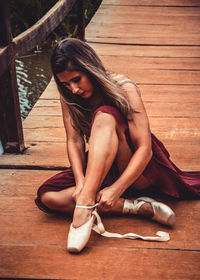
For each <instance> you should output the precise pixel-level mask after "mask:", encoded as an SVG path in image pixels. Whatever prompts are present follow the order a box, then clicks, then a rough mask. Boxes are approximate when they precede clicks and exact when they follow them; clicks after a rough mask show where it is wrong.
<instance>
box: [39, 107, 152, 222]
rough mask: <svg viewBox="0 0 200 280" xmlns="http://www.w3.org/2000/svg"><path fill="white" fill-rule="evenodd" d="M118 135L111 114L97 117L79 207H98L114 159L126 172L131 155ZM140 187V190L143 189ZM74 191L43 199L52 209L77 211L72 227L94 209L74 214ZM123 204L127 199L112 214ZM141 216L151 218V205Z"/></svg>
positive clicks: (117, 205)
mask: <svg viewBox="0 0 200 280" xmlns="http://www.w3.org/2000/svg"><path fill="white" fill-rule="evenodd" d="M119 134H120V133H119V131H118V133H117V123H116V120H115V119H114V117H113V116H112V115H109V114H106V113H102V112H99V113H98V114H97V115H96V118H95V120H94V123H93V126H92V131H91V136H90V143H89V155H88V164H87V170H86V175H85V183H84V188H83V190H82V192H81V194H80V196H79V198H78V200H77V204H78V205H85V206H87V205H93V204H95V199H96V194H97V192H98V189H99V187H100V186H101V184H102V182H103V180H104V178H105V176H106V175H107V173H108V171H109V169H110V168H111V166H112V164H113V161H114V160H115V159H116V160H117V161H118V162H119V163H121V162H123V167H122V168H121V169H122V170H120V172H123V169H124V168H125V167H126V164H128V162H129V160H130V157H131V155H132V152H131V151H130V149H129V148H128V144H127V142H126V140H125V136H124V135H123V133H121V136H120V137H119ZM139 185H140V184H139ZM139 185H138V187H139V188H142V187H141V186H139ZM136 187H137V184H136ZM74 188H75V187H71V188H68V189H66V190H63V191H60V192H47V193H44V194H43V195H42V197H41V200H42V202H43V203H44V204H45V205H46V206H47V207H49V208H50V209H53V210H56V211H60V212H63V213H68V214H72V213H73V212H74V219H73V225H74V227H78V226H80V225H82V224H84V223H85V222H86V221H87V219H89V218H90V215H91V210H87V209H86V210H85V209H80V208H76V210H75V211H74V208H75V202H74V199H73V198H72V194H73V192H74ZM123 205H124V199H123V198H119V200H118V201H117V203H116V204H115V206H114V207H113V208H112V209H110V211H109V213H116V214H119V213H122V209H123ZM100 213H102V212H100ZM138 214H141V215H144V216H149V217H151V215H152V208H151V206H150V205H149V203H145V204H144V205H142V207H141V208H140V209H139V213H138Z"/></svg>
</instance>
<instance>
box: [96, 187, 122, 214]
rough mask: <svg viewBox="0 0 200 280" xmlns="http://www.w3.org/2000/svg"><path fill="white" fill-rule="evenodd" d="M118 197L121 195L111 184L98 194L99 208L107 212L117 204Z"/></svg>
mask: <svg viewBox="0 0 200 280" xmlns="http://www.w3.org/2000/svg"><path fill="white" fill-rule="evenodd" d="M118 199H119V195H118V194H117V193H116V190H115V189H113V188H112V187H111V186H110V187H107V188H105V189H103V190H101V191H100V192H98V194H97V202H98V208H99V209H100V210H102V211H104V212H107V211H109V210H110V208H112V207H113V206H114V205H115V203H116V202H117V200H118Z"/></svg>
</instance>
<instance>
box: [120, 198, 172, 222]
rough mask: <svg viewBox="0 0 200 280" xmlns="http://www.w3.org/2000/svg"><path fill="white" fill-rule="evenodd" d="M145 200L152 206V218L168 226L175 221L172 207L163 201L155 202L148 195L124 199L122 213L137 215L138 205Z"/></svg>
mask: <svg viewBox="0 0 200 280" xmlns="http://www.w3.org/2000/svg"><path fill="white" fill-rule="evenodd" d="M146 202H147V203H150V204H151V206H152V208H153V212H154V216H153V218H152V220H154V221H157V222H159V223H161V224H164V225H168V226H172V225H173V224H174V223H175V214H174V212H173V211H172V209H171V208H170V207H169V206H167V205H165V204H164V203H161V202H157V201H155V200H154V199H152V198H150V197H139V198H137V199H135V200H134V201H131V200H128V199H125V201H124V207H123V213H124V214H128V213H130V214H135V215H137V214H138V210H139V209H140V207H141V206H142V205H143V204H144V203H146Z"/></svg>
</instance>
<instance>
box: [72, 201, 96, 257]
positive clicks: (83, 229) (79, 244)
mask: <svg viewBox="0 0 200 280" xmlns="http://www.w3.org/2000/svg"><path fill="white" fill-rule="evenodd" d="M97 205H98V203H97V204H95V205H93V206H82V205H76V208H84V209H93V208H95V207H96V206H97ZM95 213H96V211H95V210H94V211H93V212H92V214H91V218H90V219H89V220H88V221H87V222H86V223H85V224H83V225H82V226H80V227H77V228H74V227H73V225H72V224H71V225H70V229H69V233H68V240H67V250H68V251H69V252H72V253H79V252H80V251H81V250H83V248H84V247H85V246H86V244H87V242H88V240H89V238H90V234H91V231H92V227H93V223H94V221H95V219H96V215H95Z"/></svg>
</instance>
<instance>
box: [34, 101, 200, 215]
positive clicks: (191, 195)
mask: <svg viewBox="0 0 200 280" xmlns="http://www.w3.org/2000/svg"><path fill="white" fill-rule="evenodd" d="M98 111H101V112H105V113H109V114H112V115H113V116H114V117H115V119H116V121H117V123H118V124H119V125H120V126H122V127H123V128H125V134H126V139H127V143H128V144H129V146H130V148H131V150H132V151H133V153H134V149H133V146H132V144H131V140H130V136H129V130H128V124H127V121H126V120H125V119H124V118H123V116H122V115H121V113H120V112H119V111H118V110H117V109H116V108H114V107H111V106H107V105H106V106H101V107H99V108H98V109H97V110H96V111H95V112H94V115H93V119H92V123H93V120H94V118H95V115H96V113H97V112H98ZM92 123H91V127H92ZM151 137H152V150H153V156H152V158H151V160H150V162H149V163H148V165H147V166H146V168H145V170H144V171H143V174H142V175H143V176H144V177H145V178H146V179H147V180H148V181H149V187H148V188H146V189H143V190H135V189H133V188H131V187H129V188H128V189H127V190H126V192H125V193H124V195H123V196H124V197H135V196H140V195H148V196H160V195H167V196H171V197H174V198H182V199H200V173H198V172H195V173H187V172H183V171H181V170H180V169H179V168H178V167H177V166H176V165H175V164H174V163H173V162H172V161H171V160H170V155H169V153H168V151H167V150H166V148H165V147H164V145H163V144H162V143H161V142H160V141H159V140H158V139H157V138H156V137H155V135H153V134H151ZM118 177H119V172H118V169H117V165H116V163H115V162H114V163H113V165H112V167H111V169H110V171H109V173H108V174H107V176H106V178H105V180H104V182H103V184H102V186H101V188H104V187H106V186H109V185H111V184H112V183H113V182H114V181H116V180H117V178H118ZM72 186H75V179H74V175H73V172H72V168H71V167H69V168H67V169H66V170H64V171H62V172H60V173H58V174H56V175H55V176H53V177H51V178H50V179H48V180H47V181H46V182H44V183H43V184H42V186H40V188H39V189H38V192H37V198H36V199H35V202H36V204H37V206H38V207H39V208H40V209H41V210H43V211H45V212H55V211H53V210H51V209H49V208H47V207H46V206H45V205H44V204H43V203H42V202H41V199H40V198H41V195H42V194H43V193H45V192H48V191H61V190H64V189H66V188H69V187H72Z"/></svg>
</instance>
